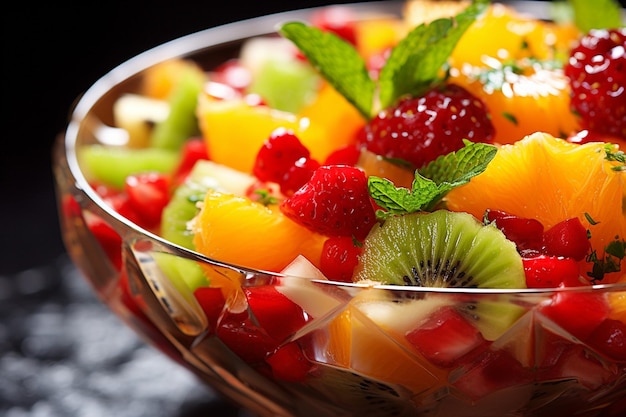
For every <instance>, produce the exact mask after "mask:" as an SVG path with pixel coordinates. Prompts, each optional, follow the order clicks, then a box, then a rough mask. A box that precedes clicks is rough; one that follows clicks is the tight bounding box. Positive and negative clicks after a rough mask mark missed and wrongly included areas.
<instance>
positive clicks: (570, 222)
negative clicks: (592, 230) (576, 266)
mask: <svg viewBox="0 0 626 417" xmlns="http://www.w3.org/2000/svg"><path fill="white" fill-rule="evenodd" d="M590 249H591V244H590V242H589V237H588V236H587V229H585V227H584V226H583V224H582V223H581V222H580V219H579V218H578V217H573V218H571V219H566V220H563V221H561V222H559V223H557V224H555V225H554V226H552V227H551V228H550V229H548V230H546V232H545V233H544V235H543V251H544V252H545V253H547V254H548V255H555V256H565V257H568V258H573V259H575V260H577V261H581V260H583V259H585V257H586V256H587V253H588V252H589V250H590Z"/></svg>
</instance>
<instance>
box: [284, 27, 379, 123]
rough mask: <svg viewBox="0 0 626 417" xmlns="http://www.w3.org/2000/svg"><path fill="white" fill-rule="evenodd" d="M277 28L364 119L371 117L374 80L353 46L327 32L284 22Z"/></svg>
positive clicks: (374, 87) (374, 88)
mask: <svg viewBox="0 0 626 417" xmlns="http://www.w3.org/2000/svg"><path fill="white" fill-rule="evenodd" d="M278 32H279V33H280V34H281V35H282V36H284V37H285V38H287V39H289V40H290V41H291V42H293V43H294V44H295V45H296V46H297V47H298V48H299V49H300V51H301V52H302V53H303V54H304V56H306V58H307V59H308V60H309V62H310V63H311V65H313V67H314V68H315V69H316V70H317V71H319V73H320V74H321V75H322V77H324V78H325V79H326V81H328V82H329V83H330V84H331V85H332V86H333V87H335V89H336V90H337V91H338V92H339V93H340V94H341V95H343V96H344V97H345V98H346V100H348V101H349V102H350V103H351V104H352V105H353V106H354V107H355V108H356V109H357V110H358V111H359V112H360V113H361V114H362V115H363V116H364V117H365V118H366V119H369V118H371V115H372V105H373V102H374V92H375V90H376V84H375V83H374V81H373V80H372V79H371V78H370V76H369V72H368V70H367V65H366V63H365V60H364V59H363V58H362V57H361V56H360V55H359V53H358V52H357V50H356V49H355V48H354V47H353V46H352V45H351V44H350V43H348V42H346V41H344V40H343V39H341V38H340V37H338V36H337V35H335V34H333V33H331V32H324V31H322V30H320V29H318V28H316V27H313V26H309V25H307V24H305V23H302V22H288V23H285V24H283V25H281V26H279V27H278Z"/></svg>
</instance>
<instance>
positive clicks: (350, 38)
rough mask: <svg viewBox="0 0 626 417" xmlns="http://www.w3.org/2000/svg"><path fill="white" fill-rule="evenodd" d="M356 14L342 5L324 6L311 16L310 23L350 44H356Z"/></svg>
mask: <svg viewBox="0 0 626 417" xmlns="http://www.w3.org/2000/svg"><path fill="white" fill-rule="evenodd" d="M355 18H356V16H354V13H353V12H352V10H350V9H349V8H347V7H343V6H330V7H325V8H323V9H321V10H319V11H317V12H315V13H313V16H312V17H311V23H312V24H313V25H314V26H316V27H318V28H319V29H321V30H323V31H326V32H332V33H334V34H335V35H337V36H339V37H340V38H341V39H343V40H345V41H346V42H349V43H351V44H352V45H356V44H357V34H356V24H355V21H356V19H355Z"/></svg>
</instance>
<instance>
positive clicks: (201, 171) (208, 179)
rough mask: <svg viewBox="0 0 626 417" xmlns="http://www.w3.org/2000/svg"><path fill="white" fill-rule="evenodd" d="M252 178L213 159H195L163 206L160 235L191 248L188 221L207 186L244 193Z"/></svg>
mask: <svg viewBox="0 0 626 417" xmlns="http://www.w3.org/2000/svg"><path fill="white" fill-rule="evenodd" d="M254 181H255V179H254V177H252V176H250V175H248V174H244V173H242V172H239V171H236V170H234V169H232V168H229V167H227V166H225V165H221V164H217V163H215V162H212V161H207V160H200V161H198V162H196V164H195V165H194V167H193V168H192V170H191V172H190V174H189V176H188V177H187V179H186V180H185V182H184V183H183V184H181V185H180V186H179V187H178V188H177V189H176V190H175V191H174V194H173V196H172V198H171V199H170V202H169V203H168V204H167V206H165V208H164V209H163V214H162V216H161V236H162V237H163V238H164V239H166V240H169V241H170V242H172V243H175V244H177V245H179V246H182V247H185V248H187V249H192V250H194V249H195V247H194V244H193V232H192V231H191V230H189V228H188V227H187V224H188V223H189V221H190V220H191V219H193V218H194V217H195V216H196V214H198V211H199V208H198V202H201V201H204V196H205V194H206V192H207V190H209V189H213V190H218V191H222V192H229V193H232V194H236V195H244V194H245V192H246V190H247V188H248V187H249V186H250V185H252V184H253V183H254Z"/></svg>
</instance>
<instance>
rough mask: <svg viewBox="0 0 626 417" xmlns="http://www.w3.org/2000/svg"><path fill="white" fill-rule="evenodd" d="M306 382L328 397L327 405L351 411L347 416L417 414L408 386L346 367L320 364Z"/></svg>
mask: <svg viewBox="0 0 626 417" xmlns="http://www.w3.org/2000/svg"><path fill="white" fill-rule="evenodd" d="M305 383H306V384H307V386H308V387H309V388H312V389H313V390H315V391H317V392H318V393H320V394H321V395H323V396H324V397H325V398H327V399H328V403H329V404H332V405H335V406H338V407H340V408H341V409H342V410H350V415H355V416H358V415H363V416H368V417H414V416H416V415H417V408H416V407H415V405H414V403H413V401H412V399H411V393H410V392H409V391H408V390H407V389H405V388H403V387H401V386H397V385H392V384H388V383H386V382H384V381H380V380H378V379H374V378H371V377H368V376H365V375H362V374H359V373H357V372H354V371H352V370H349V369H345V368H340V367H336V366H330V365H319V366H318V367H317V369H316V370H315V371H314V372H313V373H312V374H311V376H310V377H309V379H308V380H307V381H306V382H305ZM342 415H343V414H342Z"/></svg>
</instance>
